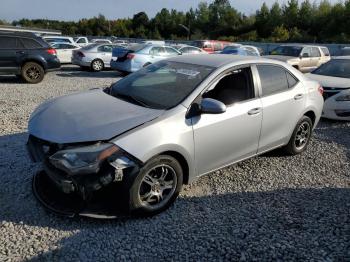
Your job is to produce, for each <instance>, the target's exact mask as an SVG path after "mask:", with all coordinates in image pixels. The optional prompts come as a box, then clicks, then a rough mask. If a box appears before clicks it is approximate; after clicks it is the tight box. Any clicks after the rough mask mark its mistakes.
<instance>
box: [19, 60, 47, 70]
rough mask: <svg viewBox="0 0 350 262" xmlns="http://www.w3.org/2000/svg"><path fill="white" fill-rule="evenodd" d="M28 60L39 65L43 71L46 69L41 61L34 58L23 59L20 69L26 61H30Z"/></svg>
mask: <svg viewBox="0 0 350 262" xmlns="http://www.w3.org/2000/svg"><path fill="white" fill-rule="evenodd" d="M30 62H32V63H37V64H38V65H40V66H41V67H42V68H43V69H44V71H46V68H45V66H44V64H43V63H42V62H41V61H39V60H35V59H29V60H25V61H23V63H22V64H21V69H22V67H23V66H24V65H25V64H26V63H30Z"/></svg>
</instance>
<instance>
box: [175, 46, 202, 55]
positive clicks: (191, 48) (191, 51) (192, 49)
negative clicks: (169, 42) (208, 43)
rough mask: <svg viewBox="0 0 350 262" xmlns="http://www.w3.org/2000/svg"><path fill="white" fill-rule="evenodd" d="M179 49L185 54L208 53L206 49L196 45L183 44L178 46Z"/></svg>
mask: <svg viewBox="0 0 350 262" xmlns="http://www.w3.org/2000/svg"><path fill="white" fill-rule="evenodd" d="M176 49H177V50H179V51H180V52H181V54H183V55H188V54H207V52H206V51H204V50H203V49H200V48H198V47H195V46H189V45H188V46H181V47H179V48H176Z"/></svg>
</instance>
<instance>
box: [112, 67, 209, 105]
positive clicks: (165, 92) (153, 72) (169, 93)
mask: <svg viewBox="0 0 350 262" xmlns="http://www.w3.org/2000/svg"><path fill="white" fill-rule="evenodd" d="M213 70H214V68H212V67H207V66H200V65H193V64H186V63H177V62H170V61H160V62H158V63H155V64H152V65H149V66H148V67H145V68H143V69H141V70H139V71H137V72H136V73H133V74H131V75H129V76H127V77H125V78H123V79H121V80H120V81H118V82H117V83H115V84H113V85H112V88H111V95H112V96H114V97H117V98H121V99H123V100H127V101H129V102H132V103H134V104H138V105H141V106H144V107H149V108H153V109H169V108H172V107H174V106H176V105H178V104H179V103H181V102H182V101H183V100H184V99H185V98H186V97H187V96H188V95H189V94H190V93H192V91H193V90H194V89H195V88H196V87H197V86H198V85H199V84H200V83H201V82H202V81H203V80H204V79H205V78H206V77H207V76H208V75H209V74H210V73H211V72H212V71H213Z"/></svg>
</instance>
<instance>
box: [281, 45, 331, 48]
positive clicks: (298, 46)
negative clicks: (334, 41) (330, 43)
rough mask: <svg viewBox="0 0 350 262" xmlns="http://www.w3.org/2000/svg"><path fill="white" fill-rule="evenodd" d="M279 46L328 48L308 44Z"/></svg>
mask: <svg viewBox="0 0 350 262" xmlns="http://www.w3.org/2000/svg"><path fill="white" fill-rule="evenodd" d="M279 46H298V47H320V48H328V47H327V46H320V45H308V44H283V45H279Z"/></svg>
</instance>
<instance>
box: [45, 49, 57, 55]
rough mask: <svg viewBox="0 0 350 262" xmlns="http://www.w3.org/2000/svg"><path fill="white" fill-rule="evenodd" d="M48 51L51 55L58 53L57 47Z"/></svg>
mask: <svg viewBox="0 0 350 262" xmlns="http://www.w3.org/2000/svg"><path fill="white" fill-rule="evenodd" d="M46 52H48V53H49V54H50V55H56V54H57V52H56V49H53V48H50V49H47V50H46Z"/></svg>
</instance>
